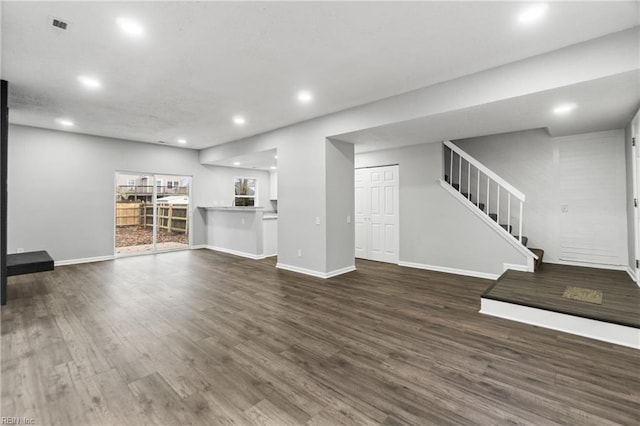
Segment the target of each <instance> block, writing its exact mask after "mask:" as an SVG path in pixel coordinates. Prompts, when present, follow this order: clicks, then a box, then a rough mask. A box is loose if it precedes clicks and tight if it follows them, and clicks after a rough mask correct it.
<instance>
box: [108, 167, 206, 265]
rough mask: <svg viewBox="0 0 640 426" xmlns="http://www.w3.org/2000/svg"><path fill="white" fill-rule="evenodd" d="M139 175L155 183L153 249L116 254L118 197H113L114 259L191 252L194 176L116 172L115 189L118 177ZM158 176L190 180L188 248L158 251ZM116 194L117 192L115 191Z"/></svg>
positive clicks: (129, 171)
mask: <svg viewBox="0 0 640 426" xmlns="http://www.w3.org/2000/svg"><path fill="white" fill-rule="evenodd" d="M119 174H120V175H137V176H140V178H141V179H147V182H149V181H152V182H153V186H152V189H153V190H152V200H153V211H154V214H153V242H152V245H153V248H152V250H151V251H150V252H140V253H125V254H118V253H116V202H117V201H116V197H115V196H114V197H113V206H112V209H111V211H112V214H113V216H112V223H113V244H112V245H113V257H114V258H120V257H131V256H145V255H149V254H157V253H168V252H172V251H181V250H190V249H192V248H193V211H194V210H193V197H192V193H193V175H190V174H182V173H153V172H136V171H131V170H116V171H115V172H114V173H113V188H114V189H116V188H117V187H118V175H119ZM156 176H180V177H188V178H189V193H188V197H189V209H188V211H187V216H188V226H187V229H188V231H187V232H188V234H189V241H188V244H187V247H180V248H172V249H164V250H161V251H158V249H157V246H156V244H157V239H158V234H157V233H158V226H157V225H158V217H157V214H156V213H155V212H156V211H157V206H158V201H157V199H158V196H157V195H158V193H157V186H156V185H155V183H156ZM114 192H115V191H114Z"/></svg>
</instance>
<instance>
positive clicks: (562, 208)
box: [560, 204, 569, 213]
mask: <svg viewBox="0 0 640 426" xmlns="http://www.w3.org/2000/svg"><path fill="white" fill-rule="evenodd" d="M560 211H561V212H562V213H569V205H568V204H561V205H560Z"/></svg>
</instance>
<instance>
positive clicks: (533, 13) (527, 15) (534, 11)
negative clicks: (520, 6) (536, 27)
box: [518, 3, 549, 24]
mask: <svg viewBox="0 0 640 426" xmlns="http://www.w3.org/2000/svg"><path fill="white" fill-rule="evenodd" d="M547 9H549V5H548V4H547V3H539V4H534V5H532V6H529V7H528V8H526V9H524V10H523V11H522V12H521V13H520V15H519V16H518V20H519V21H520V23H521V24H529V23H531V22H535V21H537V20H538V19H540V18H542V16H543V15H544V14H545V13H546V12H547Z"/></svg>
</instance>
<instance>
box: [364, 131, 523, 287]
mask: <svg viewBox="0 0 640 426" xmlns="http://www.w3.org/2000/svg"><path fill="white" fill-rule="evenodd" d="M390 164H398V165H399V168H400V184H399V193H400V209H399V212H400V261H401V262H409V263H416V264H421V265H425V266H436V267H444V268H452V269H458V270H466V271H474V272H482V273H486V274H494V275H499V274H501V273H502V272H503V264H504V263H512V264H518V265H526V264H527V262H526V258H525V256H524V255H522V254H521V253H520V252H519V251H517V250H516V249H515V248H514V247H513V246H511V245H510V244H509V243H508V242H507V241H505V240H504V239H502V237H500V236H499V235H498V234H497V233H496V232H495V231H493V230H492V229H491V228H490V227H489V226H488V225H487V224H485V223H484V222H483V221H482V220H481V219H480V218H478V217H477V216H476V215H475V214H474V213H473V212H471V211H470V210H469V209H467V208H466V207H465V206H463V205H462V204H461V203H460V202H458V201H457V200H456V199H455V198H454V197H453V196H452V195H451V194H449V193H448V192H447V191H446V190H445V189H444V188H442V187H441V186H440V184H439V183H438V182H437V181H438V179H440V178H441V177H442V164H443V162H442V147H441V144H439V143H434V144H424V145H417V146H413V147H407V148H400V149H394V150H385V151H377V152H371V153H365V154H356V156H355V167H356V168H359V167H374V166H384V165H390Z"/></svg>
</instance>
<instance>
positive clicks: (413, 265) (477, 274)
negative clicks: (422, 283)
mask: <svg viewBox="0 0 640 426" xmlns="http://www.w3.org/2000/svg"><path fill="white" fill-rule="evenodd" d="M398 265H400V266H406V267H409V268H416V269H426V270H428V271H436V272H446V273H447V274H456V275H466V276H468V277H476V278H484V279H487V280H497V279H498V277H500V275H497V274H489V273H487V272H478V271H468V270H466V269H456V268H449V267H446V266H433V265H425V264H423V263H413V262H402V261H401V262H398Z"/></svg>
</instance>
